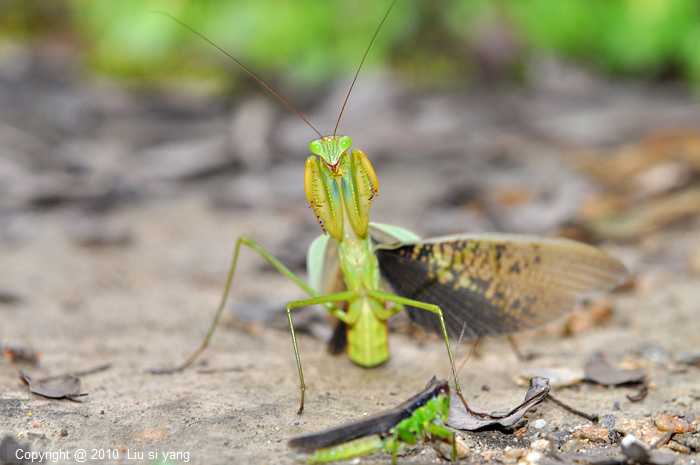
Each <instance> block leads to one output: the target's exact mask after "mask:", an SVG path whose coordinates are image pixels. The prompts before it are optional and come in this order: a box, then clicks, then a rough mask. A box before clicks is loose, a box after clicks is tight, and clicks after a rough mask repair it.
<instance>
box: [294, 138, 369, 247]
mask: <svg viewBox="0 0 700 465" xmlns="http://www.w3.org/2000/svg"><path fill="white" fill-rule="evenodd" d="M351 145H352V139H350V137H348V136H325V137H322V138H321V139H316V140H314V141H312V142H311V143H310V144H309V149H310V150H311V152H312V153H313V155H311V156H310V157H309V158H307V159H306V169H305V173H304V190H305V191H306V198H307V200H308V202H309V205H310V206H311V208H312V209H313V211H314V213H315V214H316V217H317V218H318V220H319V222H320V223H321V227H322V228H323V230H324V231H325V232H327V233H328V234H329V235H330V236H331V237H333V238H334V239H335V240H337V241H338V242H343V240H344V239H345V238H346V237H348V238H354V237H356V238H359V239H365V238H366V237H367V230H368V227H369V210H370V206H371V203H372V199H373V198H374V196H375V195H376V194H377V192H378V191H379V181H378V180H377V175H376V173H375V172H374V168H373V167H372V163H371V162H370V161H369V159H368V158H367V155H365V154H364V152H362V151H361V150H352V151H351V150H350V147H351ZM346 224H347V226H349V228H348V227H346Z"/></svg>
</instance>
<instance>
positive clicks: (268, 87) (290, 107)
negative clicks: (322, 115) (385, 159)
mask: <svg viewBox="0 0 700 465" xmlns="http://www.w3.org/2000/svg"><path fill="white" fill-rule="evenodd" d="M152 13H155V14H159V15H163V16H166V17H168V18H170V19H171V20H173V21H175V22H176V23H178V24H179V25H180V26H182V27H184V28H185V29H187V30H188V31H190V32H191V33H192V34H194V35H196V36H197V37H199V38H200V39H202V40H203V41H205V42H206V43H208V44H209V45H211V46H212V47H214V48H215V49H217V50H218V51H220V52H221V53H223V54H224V55H226V56H227V57H229V58H230V59H231V60H233V62H234V63H236V64H237V65H238V66H240V67H241V69H242V70H243V71H244V72H245V73H246V74H247V75H248V76H250V77H251V78H253V79H254V80H255V82H257V83H258V84H260V86H261V87H263V88H264V89H265V90H266V91H268V92H269V93H270V94H271V95H272V96H273V97H275V98H276V99H277V100H279V102H280V103H282V105H284V106H285V107H287V109H288V110H289V111H291V112H292V113H296V114H297V116H298V117H299V118H301V119H302V120H303V121H304V122H305V123H306V125H307V126H309V127H310V128H311V129H312V130H313V131H314V132H315V133H316V134H318V137H323V135H322V134H321V132H320V131H319V130H318V129H316V126H314V125H313V124H311V121H309V118H307V117H306V115H304V113H302V112H301V111H299V110H297V108H296V107H295V106H294V105H292V104H291V103H290V102H289V100H287V99H286V98H284V97H283V96H282V95H280V93H279V92H277V91H276V90H275V89H274V88H273V87H272V86H271V85H270V84H268V83H267V82H265V80H264V79H262V78H261V77H259V76H258V75H257V74H255V73H254V72H253V71H252V70H251V69H250V68H248V67H247V66H246V65H244V64H243V63H242V62H241V61H240V60H239V59H238V58H236V57H234V56H233V55H231V54H230V53H229V52H228V51H226V50H225V49H224V48H223V47H221V46H219V45H218V44H217V43H216V42H214V41H213V40H211V39H210V38H209V37H207V36H205V35H204V34H202V33H201V32H199V31H198V30H196V29H195V28H193V27H192V26H190V25H189V24H187V23H185V22H184V21H181V20H180V19H178V18H176V17H175V16H173V15H171V14H170V13H166V12H165V11H158V10H154V11H152ZM385 19H386V18H385ZM375 36H376V34H375ZM372 40H374V39H372ZM363 61H364V59H363ZM360 66H361V65H360ZM358 72H359V70H358ZM356 77H357V76H356Z"/></svg>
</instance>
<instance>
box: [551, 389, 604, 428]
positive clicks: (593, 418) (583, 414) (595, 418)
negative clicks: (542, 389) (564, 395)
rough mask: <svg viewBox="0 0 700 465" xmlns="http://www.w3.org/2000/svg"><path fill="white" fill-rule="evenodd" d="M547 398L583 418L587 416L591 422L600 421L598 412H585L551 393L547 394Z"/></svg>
mask: <svg viewBox="0 0 700 465" xmlns="http://www.w3.org/2000/svg"><path fill="white" fill-rule="evenodd" d="M547 398H548V399H549V400H551V401H552V402H554V403H555V404H556V405H558V406H559V407H561V408H563V409H564V410H566V411H567V412H569V413H572V414H574V415H576V416H579V417H581V418H585V419H586V420H588V421H590V422H591V423H598V419H599V416H598V415H597V414H591V413H586V412H583V411H581V410H578V409H576V408H574V407H572V406H570V405H568V404H565V403H564V402H562V401H560V400H559V399H557V398H556V397H554V396H552V394H549V395H548V396H547Z"/></svg>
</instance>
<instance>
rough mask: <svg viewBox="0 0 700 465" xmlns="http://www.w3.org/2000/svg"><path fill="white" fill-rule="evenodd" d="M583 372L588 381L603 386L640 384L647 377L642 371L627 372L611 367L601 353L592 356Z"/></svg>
mask: <svg viewBox="0 0 700 465" xmlns="http://www.w3.org/2000/svg"><path fill="white" fill-rule="evenodd" d="M583 370H584V373H585V379H586V381H590V382H592V383H596V384H601V385H603V386H620V385H623V384H638V383H641V382H643V381H644V379H645V376H646V375H645V373H644V370H641V369H634V370H625V369H622V368H617V367H614V366H612V365H610V363H608V361H607V360H606V359H605V356H604V355H603V354H602V353H600V352H596V353H594V354H593V355H592V356H591V358H590V359H589V360H588V362H586V366H585V367H584V369H583Z"/></svg>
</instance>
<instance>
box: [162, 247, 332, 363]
mask: <svg viewBox="0 0 700 465" xmlns="http://www.w3.org/2000/svg"><path fill="white" fill-rule="evenodd" d="M241 246H246V247H248V248H249V249H251V250H252V251H254V252H256V253H257V254H258V255H260V256H261V257H262V258H263V259H265V261H267V262H268V263H269V264H270V265H272V267H273V268H274V269H275V270H277V271H279V272H280V273H281V274H282V275H283V276H286V277H287V278H289V279H290V280H291V281H292V282H293V283H294V284H296V285H297V286H299V288H301V290H303V291H304V292H306V293H307V294H309V295H310V296H312V297H316V296H317V295H318V294H317V293H316V291H314V289H313V288H311V286H309V285H308V284H307V283H306V282H304V280H303V279H301V278H300V277H298V276H297V275H296V274H294V273H293V272H292V271H291V270H290V269H289V268H287V267H286V266H285V265H284V264H283V263H282V262H281V261H279V260H278V259H277V258H275V257H274V256H273V255H272V254H271V253H270V252H268V251H267V250H266V249H265V248H264V247H262V246H261V245H259V244H258V243H257V242H255V241H254V240H253V239H251V238H249V237H246V236H240V237H239V238H238V239H237V240H236V246H235V248H234V249H233V256H232V257H231V266H230V267H229V270H228V275H227V276H226V284H225V286H224V292H223V294H222V296H221V301H220V302H219V306H218V307H217V309H216V313H215V314H214V319H213V320H212V322H211V324H210V325H209V330H208V331H207V334H206V336H204V339H203V340H202V342H201V343H200V344H199V346H198V347H197V348H196V349H195V350H194V351H193V352H192V353H191V354H190V356H189V357H187V359H186V360H185V361H184V362H183V363H182V364H180V365H178V366H176V367H173V368H156V369H152V370H150V372H151V373H153V374H157V375H160V374H171V373H177V372H180V371H183V370H185V369H186V368H188V367H189V366H190V365H192V364H193V363H194V361H195V360H197V358H198V357H199V356H200V355H201V354H202V352H204V350H205V349H206V348H207V347H208V346H209V343H210V342H211V339H212V336H213V335H214V331H216V328H217V326H218V325H219V321H220V320H221V315H222V314H223V311H224V308H226V302H227V301H228V296H229V292H230V291H231V286H232V285H233V278H234V276H235V274H236V267H237V266H238V255H239V254H240V251H241ZM327 308H328V310H329V311H330V313H331V314H333V315H334V316H337V315H338V314H341V313H343V312H342V311H341V310H340V309H339V308H337V307H334V306H331V305H328V306H327Z"/></svg>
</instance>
